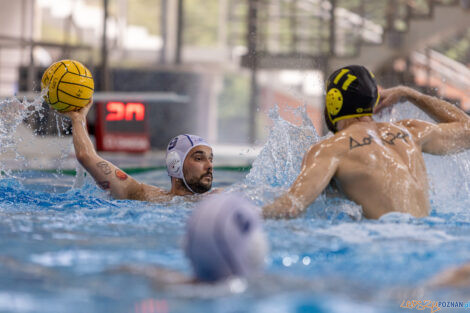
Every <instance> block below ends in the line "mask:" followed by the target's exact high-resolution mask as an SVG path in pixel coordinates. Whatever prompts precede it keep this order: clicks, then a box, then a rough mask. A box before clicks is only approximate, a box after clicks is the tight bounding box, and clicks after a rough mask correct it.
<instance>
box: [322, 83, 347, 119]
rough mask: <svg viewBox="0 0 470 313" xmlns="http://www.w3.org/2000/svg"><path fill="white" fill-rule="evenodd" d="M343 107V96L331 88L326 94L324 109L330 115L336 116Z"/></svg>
mask: <svg viewBox="0 0 470 313" xmlns="http://www.w3.org/2000/svg"><path fill="white" fill-rule="evenodd" d="M342 107H343V95H342V94H341V91H339V89H337V88H332V89H330V90H329V91H328V93H327V94H326V108H327V110H328V113H330V115H337V114H338V113H339V111H340V110H341V108H342Z"/></svg>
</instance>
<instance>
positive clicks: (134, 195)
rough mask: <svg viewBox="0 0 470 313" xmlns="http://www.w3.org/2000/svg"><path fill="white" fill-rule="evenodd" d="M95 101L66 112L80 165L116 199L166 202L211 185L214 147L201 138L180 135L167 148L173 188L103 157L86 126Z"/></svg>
mask: <svg viewBox="0 0 470 313" xmlns="http://www.w3.org/2000/svg"><path fill="white" fill-rule="evenodd" d="M91 104H92V102H91V101H90V103H89V104H88V105H87V106H86V107H84V108H83V109H81V110H79V111H73V112H67V113H63V114H64V115H65V116H67V117H69V118H70V119H71V120H72V129H73V144H74V148H75V155H76V157H77V160H78V161H79V162H80V164H81V165H82V166H83V167H84V168H85V169H86V170H87V171H88V173H90V175H91V176H92V177H93V178H94V179H95V181H96V183H97V184H98V186H100V187H101V188H102V189H104V190H108V191H109V192H110V194H111V196H113V197H114V198H116V199H132V200H141V201H167V200H170V199H171V198H172V197H173V196H186V195H192V194H201V193H205V192H207V191H209V190H210V189H211V187H212V171H213V168H212V158H213V154H212V147H211V146H210V145H209V144H208V143H207V142H206V141H205V140H204V139H202V138H201V137H198V136H195V135H180V136H177V137H175V138H173V139H172V140H171V141H170V143H169V145H168V148H167V156H166V164H167V170H168V175H169V176H170V177H171V190H169V191H167V190H164V189H162V188H159V187H156V186H152V185H147V184H144V183H141V182H139V181H137V180H135V179H134V178H132V177H130V176H129V175H127V174H126V173H124V172H123V171H122V170H121V169H119V168H118V167H117V166H115V165H114V164H112V163H111V162H109V161H106V160H104V159H103V158H101V157H100V156H99V155H98V154H97V153H96V150H95V148H94V146H93V143H92V142H91V140H90V137H89V135H88V131H87V129H86V115H87V113H88V111H89V110H90V107H91Z"/></svg>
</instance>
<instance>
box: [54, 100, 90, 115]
mask: <svg viewBox="0 0 470 313" xmlns="http://www.w3.org/2000/svg"><path fill="white" fill-rule="evenodd" d="M92 105H93V98H91V99H90V102H88V104H87V105H86V106H84V107H83V108H81V109H80V110H78V111H69V112H63V113H62V114H63V115H65V116H67V117H68V118H70V119H71V120H74V119H77V118H86V116H87V114H88V111H90V108H91V106H92Z"/></svg>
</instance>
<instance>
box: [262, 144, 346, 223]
mask: <svg viewBox="0 0 470 313" xmlns="http://www.w3.org/2000/svg"><path fill="white" fill-rule="evenodd" d="M328 141H329V140H325V141H324V142H322V143H319V144H317V145H315V146H313V147H312V148H310V150H309V151H308V152H307V153H306V155H305V157H304V161H303V164H302V170H301V172H300V174H299V176H298V177H297V179H296V180H295V182H294V183H293V184H292V186H291V187H290V188H289V190H288V191H287V192H286V193H284V194H283V195H282V196H280V197H279V198H277V199H276V200H275V201H274V202H273V203H271V204H268V205H266V206H265V207H263V216H264V217H265V218H295V217H297V216H299V215H300V214H302V213H303V212H304V211H305V209H306V208H307V207H308V206H309V205H310V204H311V203H312V202H313V201H315V199H316V198H317V197H318V195H319V194H320V193H321V192H322V191H323V190H324V189H325V188H326V186H327V185H328V183H329V182H330V180H331V178H332V177H333V175H334V174H335V172H336V169H337V167H338V164H339V157H338V155H337V151H336V150H333V148H331V145H328Z"/></svg>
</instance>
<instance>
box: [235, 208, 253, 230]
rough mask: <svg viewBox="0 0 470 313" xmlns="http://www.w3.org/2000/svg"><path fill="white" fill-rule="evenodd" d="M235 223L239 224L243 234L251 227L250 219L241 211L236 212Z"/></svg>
mask: <svg viewBox="0 0 470 313" xmlns="http://www.w3.org/2000/svg"><path fill="white" fill-rule="evenodd" d="M235 224H236V225H237V226H238V229H239V230H240V232H241V233H242V234H246V233H247V232H248V231H249V230H250V228H251V223H250V221H249V220H248V219H247V218H245V216H243V214H241V213H240V212H237V213H236V214H235Z"/></svg>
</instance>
